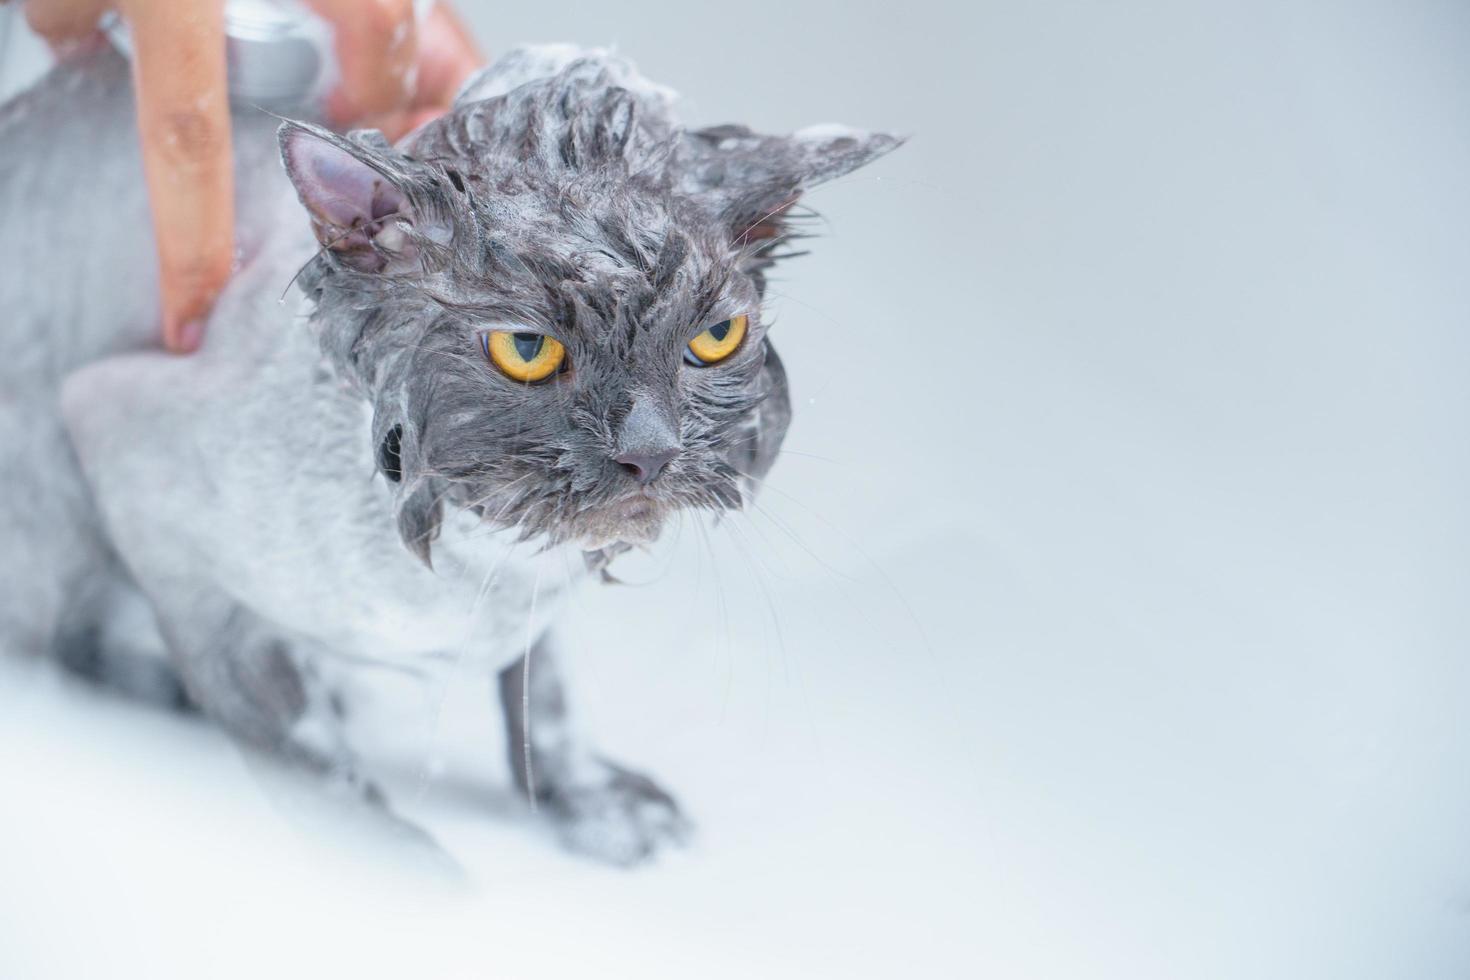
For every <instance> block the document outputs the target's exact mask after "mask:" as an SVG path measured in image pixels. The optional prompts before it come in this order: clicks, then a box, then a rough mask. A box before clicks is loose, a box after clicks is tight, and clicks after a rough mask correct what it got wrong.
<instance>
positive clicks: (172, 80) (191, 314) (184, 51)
mask: <svg viewBox="0 0 1470 980" xmlns="http://www.w3.org/2000/svg"><path fill="white" fill-rule="evenodd" d="M119 9H120V10H121V11H122V14H123V16H124V17H125V18H126V19H127V21H128V24H129V27H130V28H131V30H132V43H133V78H134V87H135V88H136V90H137V93H138V131H139V134H140V136H141V138H142V143H143V168H144V171H145V173H146V175H147V178H148V198H149V203H150V205H151V208H152V211H153V229H154V237H155V238H156V240H157V246H158V263H159V279H160V286H161V288H162V292H163V334H164V343H165V344H166V345H167V346H168V347H169V349H171V350H174V351H179V352H186V351H189V350H193V349H194V348H195V347H197V346H198V345H199V340H200V338H201V336H202V325H203V321H204V316H205V314H206V313H207V312H208V311H209V307H210V305H211V304H212V303H213V302H214V298H215V296H216V295H217V294H218V292H219V290H220V288H221V287H222V286H223V285H224V283H225V280H226V279H228V278H229V275H230V267H231V264H232V262H233V255H234V189H233V173H232V172H231V158H230V110H229V98H228V95H227V91H226V87H225V86H226V78H225V41H224V4H222V3H220V2H219V0H170V2H169V3H167V4H163V3H155V2H150V0H121V2H120V3H119Z"/></svg>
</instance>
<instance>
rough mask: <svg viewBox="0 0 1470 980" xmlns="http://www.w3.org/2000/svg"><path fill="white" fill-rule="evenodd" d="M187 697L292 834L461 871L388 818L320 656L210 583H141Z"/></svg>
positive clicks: (407, 826)
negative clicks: (220, 733)
mask: <svg viewBox="0 0 1470 980" xmlns="http://www.w3.org/2000/svg"><path fill="white" fill-rule="evenodd" d="M145 582H147V585H146V586H145V587H146V588H148V590H149V592H150V594H151V596H152V598H153V600H154V603H155V606H156V608H157V610H158V618H159V623H160V626H161V630H162V632H163V634H164V637H165V640H166V643H167V646H168V648H169V656H170V660H171V661H172V663H173V664H174V665H175V667H176V668H177V670H178V673H179V676H180V680H181V681H182V683H183V686H184V689H185V690H186V692H187V693H188V695H189V698H190V699H191V700H192V701H193V702H194V703H195V704H197V705H198V706H199V708H200V709H201V710H202V711H203V712H204V714H206V715H207V716H208V717H209V718H211V719H212V720H213V721H215V722H216V723H217V724H219V725H220V727H222V728H223V729H224V730H225V732H226V733H227V734H228V735H229V736H230V738H231V740H232V741H233V742H234V743H235V744H236V746H237V747H238V748H239V749H240V750H241V751H242V753H243V754H244V756H245V759H246V761H247V762H248V763H249V764H250V768H251V770H252V772H253V774H254V775H255V776H256V778H257V780H258V785H259V786H260V787H261V789H262V790H264V791H265V792H266V794H267V795H268V796H269V798H270V799H271V802H272V803H273V804H274V805H275V806H276V807H277V808H278V810H279V811H280V812H281V813H282V815H283V816H285V817H286V818H287V819H288V820H289V821H290V823H291V825H292V826H293V827H295V828H296V829H297V830H301V831H305V832H307V833H308V835H309V836H312V837H314V838H315V837H320V838H321V839H322V840H323V841H325V842H329V843H332V844H339V843H343V842H346V843H349V844H350V843H352V842H353V841H356V842H358V843H360V844H361V845H363V846H365V847H367V848H369V849H373V850H381V849H382V847H381V845H383V844H387V845H388V847H389V853H390V854H391V855H392V856H394V857H397V858H401V859H403V860H405V861H406V862H408V863H410V864H412V865H413V866H416V867H419V868H424V869H427V870H429V871H431V872H434V873H446V874H450V875H455V874H457V869H455V868H454V867H453V866H452V863H451V862H450V861H449V859H448V858H447V857H446V855H445V854H444V853H443V851H442V850H441V849H440V848H439V847H438V845H437V844H436V843H435V842H434V841H433V840H432V838H431V837H430V836H429V835H428V834H426V833H425V832H424V831H423V830H421V829H419V828H418V827H416V826H414V825H413V824H411V823H409V822H407V821H405V820H403V819H401V818H400V817H398V816H397V815H396V814H394V813H393V812H392V810H391V808H390V807H389V805H388V802H387V800H386V798H385V797H384V795H383V793H382V792H381V791H380V789H379V788H378V786H377V785H376V784H375V783H374V782H373V781H372V780H371V779H370V778H369V777H368V776H367V774H366V773H365V771H364V770H363V768H362V766H361V764H360V762H359V759H358V757H357V754H356V753H355V752H354V751H353V749H352V747H351V745H350V744H349V742H348V739H347V736H346V734H345V726H344V711H345V710H346V709H345V706H344V704H343V701H342V699H341V698H340V697H339V696H338V693H337V692H336V691H335V690H333V688H332V687H331V686H330V685H329V684H328V683H327V681H326V680H325V679H324V678H323V677H322V676H321V674H320V672H319V671H318V669H317V663H318V662H319V656H320V655H321V653H322V651H321V650H320V648H319V647H318V646H317V645H316V644H315V643H313V642H312V641H310V640H308V639H306V638H303V637H300V636H298V635H295V634H293V633H291V632H289V631H286V630H283V629H281V628H279V627H278V626H277V625H276V624H274V623H272V622H270V621H269V620H267V619H265V618H264V617H262V616H260V615H258V614H257V613H255V612H254V611H252V610H251V609H249V608H247V607H245V606H243V605H241V604H240V603H238V602H237V601H235V600H234V599H233V598H231V597H229V596H227V595H226V594H225V593H224V592H223V591H222V590H219V589H217V588H215V587H214V586H212V585H210V584H208V583H202V582H198V581H195V582H188V581H185V580H182V579H179V578H173V577H163V578H155V579H147V578H145Z"/></svg>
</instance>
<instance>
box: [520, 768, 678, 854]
mask: <svg viewBox="0 0 1470 980" xmlns="http://www.w3.org/2000/svg"><path fill="white" fill-rule="evenodd" d="M601 769H602V772H601V778H599V779H596V780H593V781H589V782H586V783H583V782H578V783H577V784H576V785H573V786H560V787H557V788H556V789H555V790H554V791H553V792H552V793H551V794H550V798H549V799H548V800H547V808H548V810H550V812H551V813H552V815H553V817H554V819H555V820H556V824H557V832H558V834H559V835H560V836H561V839H562V842H563V843H564V844H566V846H567V847H568V848H570V849H571V850H574V851H576V852H578V853H580V854H586V855H589V856H591V857H595V858H598V859H600V860H603V861H607V862H609V863H610V864H617V865H622V866H624V867H628V866H631V865H634V864H639V863H641V862H643V861H646V860H648V859H649V858H651V857H652V856H653V855H654V854H656V853H657V852H658V851H659V850H660V849H661V848H664V847H667V846H668V845H670V844H684V843H686V842H687V841H688V840H689V838H690V836H691V835H692V833H693V825H692V824H690V822H689V821H688V820H687V819H686V818H685V817H684V815H683V814H682V813H680V812H679V805H678V804H677V803H675V802H674V799H673V797H671V796H669V794H668V793H665V792H664V791H663V790H662V789H660V788H659V786H658V784H656V783H655V782H654V781H653V780H651V779H649V778H648V777H647V776H644V775H642V774H641V773H636V772H630V771H628V770H627V769H623V768H621V767H619V766H615V765H613V764H612V763H607V762H604V763H602V764H601Z"/></svg>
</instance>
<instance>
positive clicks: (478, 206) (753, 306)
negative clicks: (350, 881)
mask: <svg viewBox="0 0 1470 980" xmlns="http://www.w3.org/2000/svg"><path fill="white" fill-rule="evenodd" d="M189 124H190V121H189V120H181V121H180V129H181V132H182V131H184V130H186V129H187V128H188V126H189ZM234 140H235V148H236V149H235V153H236V166H237V173H238V177H237V183H238V190H237V193H238V202H237V211H238V214H239V224H240V227H239V232H238V237H239V243H240V248H241V262H240V268H239V272H238V274H237V275H236V276H235V278H234V279H233V281H232V282H231V284H230V286H229V287H228V289H227V290H226V292H225V293H224V294H223V295H222V296H221V297H220V299H219V301H218V303H217V305H216V307H215V310H214V312H213V314H212V318H211V320H210V323H209V325H208V329H207V332H206V343H205V345H204V348H203V350H202V351H201V352H200V353H198V354H197V355H195V356H192V357H188V358H177V357H172V356H169V355H166V354H163V353H161V352H159V351H157V350H156V342H155V330H156V324H157V323H158V321H159V311H158V307H157V300H156V267H155V265H154V261H153V249H152V245H151V239H150V234H149V223H148V215H147V210H146V201H145V192H144V183H143V179H142V172H141V162H140V155H139V150H138V147H137V144H136V137H135V135H134V128H133V106H132V100H131V94H130V92H129V86H128V78H127V66H126V64H125V63H124V62H123V60H122V59H121V58H120V57H118V56H117V55H116V54H114V53H112V52H111V51H101V52H93V53H91V54H88V55H85V56H83V57H81V58H79V59H75V60H72V61H69V62H66V63H63V64H61V65H60V66H58V67H57V68H56V69H55V70H53V71H52V72H51V73H50V75H49V76H47V77H46V78H45V79H44V80H42V81H41V82H39V83H38V84H37V85H36V86H35V87H34V88H33V89H32V90H30V91H28V92H26V93H23V94H22V95H20V96H19V97H17V98H16V99H15V100H14V101H12V102H11V103H10V104H8V105H6V106H5V107H3V108H0V242H3V243H4V244H3V246H0V337H3V339H4V340H5V342H6V357H5V359H4V361H3V362H0V477H3V479H4V486H5V496H4V499H3V502H0V548H3V549H4V552H5V554H6V555H7V556H8V560H7V561H6V562H5V563H4V564H3V567H0V595H3V601H0V648H3V649H5V650H7V651H9V650H19V651H22V652H29V653H34V654H38V655H43V654H47V653H52V654H54V655H55V656H57V657H59V658H60V659H61V660H62V661H64V662H65V663H67V664H68V665H70V666H72V667H73V668H75V669H77V670H80V671H82V672H84V673H87V674H90V675H91V676H93V677H95V678H97V679H99V680H102V681H104V682H108V683H111V684H113V685H116V686H120V687H124V688H129V689H131V690H132V691H133V692H134V693H136V694H142V695H146V696H151V697H154V698H157V699H163V700H168V701H172V702H175V703H178V704H180V705H185V704H192V705H197V706H198V707H199V708H200V709H202V710H203V711H204V712H205V713H206V714H207V715H208V716H210V717H211V718H212V719H214V720H215V721H217V722H218V723H219V724H220V725H222V726H223V727H224V728H225V729H226V730H227V731H228V732H229V733H230V734H231V736H233V737H234V739H236V740H237V741H238V743H239V744H241V745H242V746H243V747H245V748H246V749H247V750H248V751H250V752H251V753H252V754H254V755H258V756H264V757H269V758H272V759H275V760H282V761H284V762H286V763H288V764H289V765H290V766H291V767H294V768H295V769H296V770H298V771H305V772H310V773H315V774H318V775H319V777H320V780H319V785H321V786H323V787H326V788H329V789H332V790H335V791H336V792H338V793H339V794H341V795H343V796H346V797H348V798H351V799H353V800H361V801H363V802H364V803H366V804H368V805H369V806H370V807H374V808H379V809H382V810H386V808H387V806H388V804H387V801H386V800H384V799H383V796H382V794H381V792H380V791H378V790H377V789H376V788H375V786H374V784H373V783H372V782H371V781H370V780H369V779H367V778H366V776H365V775H364V770H363V765H362V761H361V760H360V759H359V757H358V754H357V753H356V752H355V751H354V749H353V746H352V745H351V744H350V741H349V739H348V737H347V734H346V732H347V729H346V726H345V725H344V723H343V719H344V718H345V717H348V716H350V714H351V712H352V710H353V706H352V704H351V703H350V700H349V699H348V698H347V695H346V694H345V693H344V692H346V691H348V690H349V689H350V687H351V685H350V683H347V680H346V679H347V678H348V677H349V676H350V674H351V673H352V671H353V669H354V665H357V664H363V663H374V664H383V663H387V664H398V665H404V666H407V667H410V668H413V669H415V670H420V669H422V670H428V669H429V668H430V667H432V666H434V665H442V664H443V663H444V662H445V661H446V660H448V659H450V658H451V655H457V654H458V653H459V652H460V651H462V650H464V649H466V648H468V649H469V650H470V651H471V660H472V662H473V664H474V665H475V666H476V667H477V668H478V669H481V670H483V672H484V676H486V677H487V679H488V678H489V677H491V676H493V675H495V674H496V673H497V672H498V686H499V693H500V700H501V705H502V708H503V711H504V716H505V722H506V725H507V731H508V734H509V739H508V742H509V745H510V757H511V759H510V761H511V768H512V771H513V774H514V778H515V780H516V783H517V785H518V786H519V787H520V789H521V790H522V791H523V792H525V793H526V794H528V795H529V796H530V797H531V798H532V799H533V800H535V801H538V802H539V804H540V807H539V809H540V810H541V812H544V813H546V814H548V815H549V816H550V817H551V818H552V819H554V820H555V821H556V822H557V825H558V827H559V829H560V831H561V833H562V836H563V838H564V839H565V840H566V841H567V842H568V844H570V845H571V846H572V847H574V848H576V849H578V850H581V851H584V852H587V853H590V854H593V855H596V856H599V857H602V858H605V859H607V860H610V861H613V862H618V863H632V862H635V861H638V860H640V859H642V858H644V857H645V856H647V855H649V854H651V853H653V852H654V851H655V850H656V849H657V848H658V847H659V846H660V845H661V844H663V843H664V842H667V841H669V840H673V839H677V838H678V836H679V835H680V833H681V832H682V829H683V827H684V822H683V819H682V818H681V817H680V815H679V812H678V809H677V807H676V806H675V804H674V802H673V800H672V799H671V798H670V797H669V796H668V795H667V794H666V793H665V792H664V791H663V790H661V789H660V788H659V787H658V786H657V785H655V784H654V783H653V782H652V781H651V780H649V779H648V778H646V777H644V776H642V775H639V774H637V773H635V772H632V771H630V770H627V769H624V768H622V767H620V766H618V765H615V764H613V763H610V762H608V761H606V760H604V759H602V758H601V757H600V756H599V755H598V754H597V753H596V752H594V751H593V750H592V749H591V747H590V746H589V745H588V744H587V742H586V741H585V740H584V739H583V738H582V737H581V736H580V735H579V734H578V733H577V732H576V730H575V728H574V726H573V725H572V724H571V720H570V718H569V717H568V713H567V710H566V699H565V697H564V696H563V694H562V690H561V684H560V679H559V678H558V676H557V674H556V661H555V657H554V655H553V652H552V640H551V627H552V625H553V624H554V622H555V620H556V617H557V610H558V608H559V607H560V605H561V603H562V602H563V601H564V600H565V598H566V596H567V592H568V589H569V588H571V585H572V583H573V582H574V581H577V580H581V579H585V578H588V577H595V576H596V575H597V573H598V572H599V571H602V570H604V569H605V566H606V563H607V562H608V561H609V560H610V559H611V558H612V557H614V556H615V555H616V554H617V553H618V552H619V551H621V550H623V549H626V548H628V547H630V546H634V545H639V544H644V543H647V542H650V541H652V540H653V539H654V538H655V537H656V536H657V535H658V533H659V530H660V528H661V527H662V525H663V524H664V523H665V521H666V520H667V518H668V517H669V516H670V515H671V514H673V513H675V512H677V511H679V510H681V509H683V510H704V511H716V512H717V511H720V510H724V509H728V508H738V507H740V506H741V505H742V502H743V501H745V500H746V499H747V497H748V495H749V494H750V493H752V492H753V490H754V489H755V487H756V484H757V483H758V482H759V481H760V479H761V478H762V477H763V476H764V474H765V473H766V471H767V470H768V469H769V467H770V466H771V464H772V462H773V460H774V459H775V456H776V452H777V447H778V446H779V444H780V442H781V438H782V436H783V434H784V432H785V430H786V426H787V422H788V420H789V407H788V398H787V389H786V380H785V376H784V374H783V372H782V368H781V362H780V360H779V359H778V358H777V357H776V353H775V351H774V349H773V348H772V347H771V344H770V341H769V339H768V338H767V336H766V328H765V325H764V323H763V322H762V319H761V312H760V308H761V297H762V293H763V289H764V276H765V273H766V272H767V270H768V268H769V266H770V265H771V263H772V262H773V261H776V260H777V259H778V258H779V257H780V255H781V252H782V249H783V247H784V246H785V244H786V243H787V242H788V241H789V240H790V239H791V237H793V235H792V228H791V225H790V212H791V208H792V206H793V205H794V204H795V202H796V201H797V198H798V197H799V196H800V195H801V194H802V193H803V192H804V191H806V190H807V189H808V188H810V187H811V186H813V185H814V184H817V183H819V182H821V181H824V180H828V179H830V178H833V177H836V176H838V175H841V174H844V173H847V172H848V171H850V170H852V169H854V168H856V167H858V166H861V165H862V164H864V163H867V162H868V161H870V160H872V159H874V158H875V157H877V156H878V155H880V154H882V153H884V152H886V151H888V150H890V149H892V148H893V147H894V146H896V145H897V143H898V141H897V140H896V139H894V138H892V137H889V136H884V135H876V134H869V133H862V132H857V131H852V130H846V129H841V128H839V127H819V128H816V129H811V130H805V131H802V132H798V133H796V134H794V135H792V136H787V137H777V136H761V135H757V134H755V133H752V132H750V131H749V130H747V129H745V128H742V127H735V126H725V127H719V128H714V129H703V130H686V129H683V128H681V127H680V126H679V125H678V123H677V122H676V121H675V119H674V117H673V114H672V110H671V98H670V95H669V93H668V92H667V91H666V90H664V89H661V88H659V87H657V86H654V85H652V84H650V83H649V82H647V81H646V80H644V79H643V78H641V77H640V76H639V75H638V74H637V73H636V71H635V70H634V69H633V68H632V67H631V66H630V65H629V64H627V63H626V62H624V61H622V60H620V59H618V58H615V57H612V56H610V55H608V54H607V53H605V52H598V51H580V50H577V49H573V48H568V47H561V46H553V47H541V48H525V49H520V50H517V51H515V52H512V53H511V54H509V55H507V56H506V57H504V58H503V59H501V60H500V61H499V62H498V63H497V64H496V65H494V66H493V67H491V68H489V69H487V70H486V71H484V72H483V73H482V74H480V75H479V76H477V77H476V78H474V79H473V80H472V81H471V82H470V83H469V84H468V85H467V86H466V87H465V89H464V91H463V92H462V93H461V94H460V96H459V98H458V100H457V101H456V104H455V107H454V109H453V111H451V112H450V113H449V114H448V115H446V116H444V117H443V118H442V119H440V120H438V121H436V122H433V123H430V124H428V125H427V126H426V127H424V128H422V129H420V130H419V131H417V132H416V133H413V134H410V136H409V137H407V138H406V139H405V140H403V141H402V142H401V143H400V144H399V145H397V146H396V147H395V146H390V145H389V144H388V143H387V142H386V141H385V140H384V139H383V138H382V137H381V135H379V134H377V133H376V132H368V131H363V132H356V133H352V134H350V135H348V136H346V137H343V136H338V135H334V134H332V133H330V132H327V131H325V130H323V129H320V128H317V127H315V126H313V125H310V124H307V123H296V122H287V123H284V124H282V125H280V126H279V129H278V131H277V122H276V120H274V119H271V118H269V117H267V116H265V115H264V114H263V113H260V112H258V111H257V112H252V111H243V110H242V111H240V112H238V113H237V117H236V119H235V132H234ZM278 147H279V151H278ZM278 152H279V160H280V161H284V164H285V167H284V170H285V175H284V176H283V175H282V168H281V166H280V162H279V161H278V159H277V155H278ZM303 206H304V208H305V212H306V213H305V214H303V213H302V207H303ZM312 231H314V232H315V237H314V238H313V236H312V234H311V232H312ZM293 281H294V289H295V290H296V292H295V293H294V294H292V295H291V297H290V299H289V301H288V302H285V303H283V302H281V296H282V290H283V289H285V288H286V287H287V285H288V283H292V282H293ZM548 562H552V563H556V564H557V565H558V566H559V567H571V568H574V569H575V570H576V573H575V574H574V575H571V576H566V575H558V576H552V575H547V576H543V575H542V567H543V566H544V565H545V564H546V563H548ZM528 668H529V677H528V675H527V670H528ZM461 669H462V668H461ZM528 712H529V714H528Z"/></svg>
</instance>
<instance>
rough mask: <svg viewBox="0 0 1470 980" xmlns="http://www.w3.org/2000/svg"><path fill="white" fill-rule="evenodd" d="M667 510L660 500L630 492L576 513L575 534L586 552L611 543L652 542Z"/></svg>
mask: <svg viewBox="0 0 1470 980" xmlns="http://www.w3.org/2000/svg"><path fill="white" fill-rule="evenodd" d="M668 511H669V506H668V504H666V503H664V502H663V501H661V500H658V499H655V498H653V497H650V496H647V495H646V494H642V493H638V494H633V495H631V496H628V497H624V498H623V499H621V500H616V501H613V502H612V503H610V504H605V505H603V506H601V507H598V508H596V509H594V510H588V511H584V512H583V513H582V514H580V515H578V518H577V524H578V525H579V526H578V527H577V529H576V537H577V538H579V539H580V541H581V544H582V548H583V550H585V551H597V550H599V549H601V548H606V547H608V546H609V545H613V544H652V543H653V541H654V540H655V539H656V538H657V537H658V534H659V531H660V530H662V529H663V523H664V518H665V517H666V516H667V515H668Z"/></svg>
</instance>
